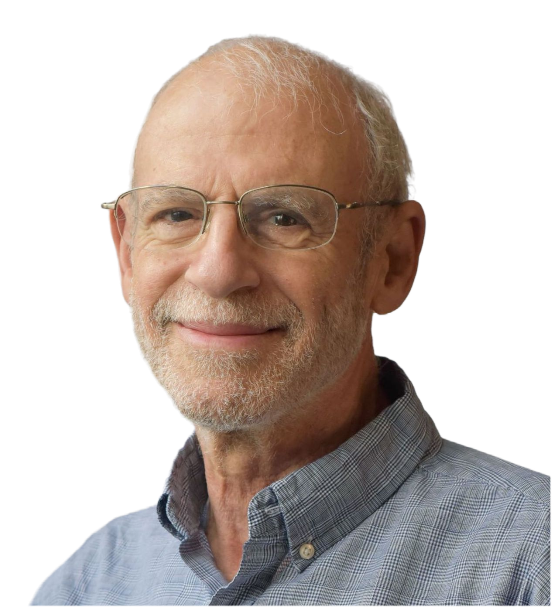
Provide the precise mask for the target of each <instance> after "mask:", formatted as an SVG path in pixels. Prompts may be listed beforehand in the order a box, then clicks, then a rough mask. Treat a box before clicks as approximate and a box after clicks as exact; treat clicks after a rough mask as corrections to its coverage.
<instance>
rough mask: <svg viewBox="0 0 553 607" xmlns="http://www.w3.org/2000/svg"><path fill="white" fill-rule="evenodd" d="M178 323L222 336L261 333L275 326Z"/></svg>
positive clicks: (188, 327)
mask: <svg viewBox="0 0 553 607" xmlns="http://www.w3.org/2000/svg"><path fill="white" fill-rule="evenodd" d="M179 325H180V326H181V327H183V328H185V329H190V330H192V331H198V332H200V333H205V334H206V335H220V336H224V337H238V336H241V335H262V334H263V333H268V332H269V331H275V330H276V329H275V328H265V327H263V328H259V327H253V326H251V325H241V324H225V325H212V324H208V323H202V322H186V323H179Z"/></svg>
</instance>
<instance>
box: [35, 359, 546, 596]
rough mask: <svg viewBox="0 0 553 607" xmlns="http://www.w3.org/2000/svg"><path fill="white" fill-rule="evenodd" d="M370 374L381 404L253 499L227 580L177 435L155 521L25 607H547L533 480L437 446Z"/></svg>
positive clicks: (97, 539)
mask: <svg viewBox="0 0 553 607" xmlns="http://www.w3.org/2000/svg"><path fill="white" fill-rule="evenodd" d="M379 364H380V379H381V382H382V383H383V385H384V386H385V387H386V389H387V391H388V393H389V394H394V398H395V400H394V402H393V403H392V404H391V405H390V406H389V407H387V408H386V409H385V410H384V411H383V412H382V413H381V414H380V415H379V416H378V417H377V418H376V419H374V420H373V421H372V422H371V423H369V424H368V425H367V426H365V427H364V428H363V429H362V430H360V431H359V432H358V433H357V434H356V435H355V436H353V437H352V438H350V439H349V440H348V441H346V442H345V443H344V444H342V445H341V446H340V447H339V448H338V449H336V450H335V451H333V452H332V453H329V454H328V455H326V456H324V457H322V458H320V459H318V460H317V461H315V462H313V463H311V464H309V465H307V466H304V467H303V468H300V469H299V470H296V471H295V472H293V473H292V474H289V475H288V476H286V477H285V478H283V479H281V480H279V481H276V482H274V483H273V484H271V485H270V486H268V487H266V488H265V489H263V490H262V491H260V492H259V493H258V494H257V495H255V496H254V498H253V499H252V501H251V502H250V505H249V509H248V521H249V531H250V537H249V540H248V541H247V542H246V544H245V545H244V552H243V558H242V563H241V566H240V570H239V571H238V573H237V575H236V577H235V578H234V579H233V580H232V582H230V583H227V582H226V581H225V580H224V578H223V577H222V575H221V573H220V572H219V571H218V570H217V568H216V567H215V565H214V561H213V557H212V555H211V551H210V548H209V544H208V542H207V540H206V536H205V534H204V530H203V527H204V525H203V521H204V518H205V516H204V513H205V506H206V500H207V492H206V485H205V476H204V468H203V462H202V457H201V453H200V451H199V448H198V445H197V442H196V440H195V437H192V438H190V439H189V440H188V441H187V443H186V444H185V446H184V447H183V449H182V450H181V451H180V452H179V454H178V456H177V459H176V460H175V463H174V466H173V471H172V473H171V476H170V478H169V481H168V483H167V489H166V492H165V493H164V494H163V496H162V497H161V499H160V501H159V504H158V508H157V513H156V509H154V508H149V509H147V510H142V511H140V512H136V513H134V514H129V515H127V516H123V517H121V518H118V519H115V520H114V521H112V522H111V523H109V524H108V525H107V526H106V527H104V528H103V529H101V530H100V531H98V532H97V533H95V534H94V535H93V536H92V537H90V538H89V539H88V540H87V541H86V542H85V544H84V545H83V546H82V548H80V549H79V550H78V551H77V552H76V553H75V554H74V555H73V556H72V557H71V558H70V559H69V560H68V561H67V562H66V563H65V564H64V565H62V566H61V567H60V568H59V569H58V570H57V571H56V572H55V573H54V574H52V576H51V577H50V578H49V579H48V580H46V582H45V583H44V584H43V585H42V587H41V588H40V590H39V591H38V593H37V595H36V597H35V599H34V601H33V604H35V605H91V604H92V605H254V604H257V605H298V604H300V605H323V604H324V605H328V604H332V605H342V604H355V605H405V604H408V605H427V604H432V605H546V604H549V479H548V477H546V476H544V475H542V474H538V473H536V472H532V471H530V470H527V469H525V468H521V467H520V466H515V465H513V464H510V463H508V462H505V461H503V460H500V459H497V458H495V457H492V456H490V455H486V454H484V453H480V452H478V451H475V450H473V449H469V448H467V447H463V446H461V445H458V444H455V443H453V442H450V441H447V440H443V439H442V438H441V437H440V435H439V434H438V431H437V430H436V427H435V426H434V423H433V422H432V420H431V419H430V417H429V416H428V414H427V413H426V412H425V411H424V409H423V407H422V405H421V403H420V401H419V399H418V398H417V396H416V394H415V391H414V388H413V386H412V384H411V383H410V382H409V380H408V379H407V377H406V376H405V375H404V374H403V372H402V371H401V370H400V369H399V367H398V366H397V365H396V364H395V363H393V362H391V361H388V360H387V359H383V358H381V359H379ZM160 522H161V525H160V524H159V523H160ZM306 544H308V545H309V546H308V547H307V548H306V547H305V545H306ZM305 557H307V558H305Z"/></svg>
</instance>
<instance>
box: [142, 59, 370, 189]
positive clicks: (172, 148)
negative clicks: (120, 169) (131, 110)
mask: <svg viewBox="0 0 553 607" xmlns="http://www.w3.org/2000/svg"><path fill="white" fill-rule="evenodd" d="M315 79H316V80H315V85H316V86H315V85H313V84H312V86H311V87H307V88H301V87H295V88H293V87H292V88H291V87H290V86H288V87H286V86H271V84H270V82H269V83H268V82H262V83H259V82H258V83H256V82H255V81H252V79H251V78H242V77H240V75H239V74H236V73H235V72H232V71H230V70H228V69H226V68H225V67H224V66H221V65H220V64H218V63H217V62H214V61H210V60H205V61H204V62H203V63H202V62H200V64H194V65H192V66H190V67H189V68H188V69H187V70H185V71H184V72H181V74H179V75H178V76H177V77H176V78H175V79H173V80H172V81H171V82H170V83H169V85H168V86H167V87H166V88H165V90H162V92H161V94H160V95H159V96H158V98H157V100H156V102H155V103H154V105H153V107H152V109H151V111H150V114H149V116H148V118H147V120H146V123H145V125H144V127H143V130H142V132H141V135H140V137H139V141H138V145H137V150H136V156H135V178H134V185H147V184H151V183H167V182H168V181H167V180H170V181H171V182H174V183H183V180H185V179H186V178H187V174H188V173H190V177H193V176H195V175H196V174H197V172H201V171H205V170H207V167H206V166H205V165H206V163H207V164H209V165H210V166H213V165H214V163H219V164H217V166H220V167H222V168H221V170H223V169H224V171H227V172H228V173H229V174H230V173H232V174H233V175H234V174H238V175H239V173H240V169H241V168H242V169H243V165H244V162H245V160H246V159H248V158H249V160H250V161H251V162H250V167H249V172H250V174H251V173H252V172H253V173H254V174H251V175H250V177H251V180H250V183H248V184H244V187H256V186H260V185H268V183H267V182H266V180H267V179H271V178H272V179H277V176H278V177H280V176H282V178H284V177H285V176H286V175H289V177H288V179H294V180H295V181H298V180H299V182H300V183H301V182H304V183H307V182H309V181H311V182H310V183H308V185H318V186H319V187H323V188H326V189H331V191H332V189H334V190H335V189H336V188H337V187H338V188H342V185H345V184H346V183H348V184H351V182H352V179H353V180H354V181H357V180H360V178H361V176H362V174H363V172H364V157H365V154H366V152H365V149H366V147H365V146H366V143H365V139H364V135H363V133H362V129H361V126H360V124H359V121H358V120H357V117H356V114H355V109H354V105H353V103H352V101H351V99H350V98H349V97H348V95H347V93H346V92H345V91H344V90H343V88H342V87H341V86H340V85H339V83H338V82H333V81H332V79H331V78H330V77H329V75H328V74H327V75H318V76H317V75H316V76H315ZM317 79H318V80H317ZM223 162H224V167H223V165H222V164H221V163H223ZM268 163H271V164H272V165H274V177H271V174H270V171H269V173H268V174H267V171H266V169H267V164H268ZM252 165H253V168H252ZM257 168H259V169H260V170H259V172H260V173H263V171H262V170H261V169H262V168H263V169H264V170H265V173H266V174H265V175H263V174H260V175H259V176H258V178H259V179H262V178H263V179H265V182H256V175H255V172H256V169H257ZM234 169H236V171H234ZM302 171H303V173H302ZM313 179H315V180H317V181H316V182H312V180H313ZM273 182H274V181H273ZM342 182H343V184H342ZM186 185H190V186H192V185H194V184H192V183H190V181H188V182H187V183H186ZM198 186H199V184H198ZM337 194H339V193H337Z"/></svg>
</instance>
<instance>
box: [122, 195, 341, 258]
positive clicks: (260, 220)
mask: <svg viewBox="0 0 553 607" xmlns="http://www.w3.org/2000/svg"><path fill="white" fill-rule="evenodd" d="M241 206H242V209H241V213H242V217H241V219H242V222H243V226H244V229H245V231H246V233H247V234H248V236H249V237H250V238H251V239H252V240H253V241H254V242H255V243H257V244H258V245H260V246H262V247H265V248H269V249H278V248H286V249H311V248H315V247H318V246H321V245H323V244H326V243H327V242H328V241H329V240H330V239H331V238H332V236H333V235H334V232H335V230H336V221H337V209H336V204H335V202H334V198H333V197H332V196H331V195H330V194H328V193H327V192H323V191H320V190H316V189H312V188H308V187H302V186H272V187H268V188H259V189H257V190H252V191H250V192H248V193H247V194H245V195H244V196H243V197H242V203H241ZM206 212H207V204H206V202H205V201H204V199H203V197H202V196H201V195H200V194H198V193H197V192H195V191H193V190H188V189H186V188H181V187H166V186H155V187H150V188H144V189H138V190H132V191H131V192H128V193H127V194H125V195H124V196H123V197H121V198H120V199H119V201H118V204H117V213H116V218H117V224H118V227H119V231H120V233H121V235H122V237H123V239H124V240H125V241H126V242H127V243H128V244H130V245H132V246H133V247H135V248H140V249H143V248H148V249H151V248H163V247H164V248H178V247H185V246H187V245H189V244H191V243H192V242H193V241H194V240H195V239H196V238H197V237H198V236H199V235H200V233H201V231H202V227H203V225H204V222H205V214H206Z"/></svg>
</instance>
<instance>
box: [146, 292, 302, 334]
mask: <svg viewBox="0 0 553 607" xmlns="http://www.w3.org/2000/svg"><path fill="white" fill-rule="evenodd" d="M149 316H150V318H149V320H150V322H151V323H153V324H154V325H157V326H158V327H159V328H161V329H164V328H166V327H167V325H169V324H170V323H173V322H178V323H209V324H211V325H215V326H217V325H225V324H247V325H250V326H254V327H256V328H261V329H275V328H281V329H287V330H290V329H297V328H298V327H299V326H301V325H302V324H303V321H304V319H303V314H302V313H301V311H300V310H299V308H298V307H297V306H296V305H295V304H294V303H293V302H292V301H290V300H286V301H282V300H281V301H275V299H270V298H269V297H267V296H266V295H262V294H259V293H252V292H250V293H231V294H230V295H229V296H227V297H225V298H224V299H213V298H211V297H209V296H208V295H206V294H205V293H203V292H202V291H199V290H198V289H195V288H194V287H190V286H187V285H183V286H181V287H179V288H178V289H177V290H175V291H173V292H171V293H168V294H165V295H163V296H162V297H161V298H160V299H158V301H157V302H156V303H155V305H154V306H153V308H152V310H151V313H150V315H149Z"/></svg>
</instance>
